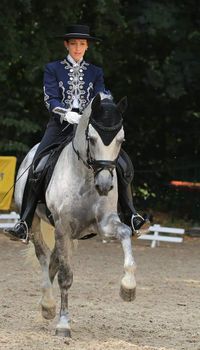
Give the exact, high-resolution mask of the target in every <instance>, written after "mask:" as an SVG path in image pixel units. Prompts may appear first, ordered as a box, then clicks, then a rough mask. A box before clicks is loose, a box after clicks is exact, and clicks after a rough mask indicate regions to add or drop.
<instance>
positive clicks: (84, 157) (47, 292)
mask: <svg viewBox="0 0 200 350" xmlns="http://www.w3.org/2000/svg"><path fill="white" fill-rule="evenodd" d="M125 109H126V98H122V99H121V100H120V102H118V103H117V104H116V103H114V101H113V99H112V97H111V96H108V95H104V94H98V95H97V96H96V97H95V98H94V99H93V100H92V101H91V102H90V103H89V105H88V106H87V107H86V108H85V110H84V111H83V114H82V117H81V119H80V122H79V124H78V125H77V127H76V130H75V132H74V136H73V138H72V141H71V142H70V143H69V144H67V145H66V146H64V148H63V150H62V152H61V153H60V155H59V158H58V160H57V163H56V165H55V167H54V170H53V173H52V177H51V180H50V182H49V184H48V187H47V189H46V193H45V199H46V205H47V207H48V209H49V210H50V212H51V214H52V216H53V220H54V227H55V230H54V234H55V245H54V248H53V249H52V250H50V249H49V248H48V246H47V245H46V243H45V241H44V239H43V236H42V232H41V229H40V221H41V219H43V220H45V221H47V222H49V221H48V218H47V216H46V211H45V206H44V204H38V206H37V209H36V213H35V216H34V220H33V224H32V233H31V241H32V242H33V244H34V248H35V254H36V256H37V259H38V261H39V264H40V266H41V270H42V276H43V281H42V299H41V312H42V316H43V317H44V318H45V319H53V318H54V317H55V316H56V303H55V300H54V297H53V292H52V287H53V281H54V278H55V276H56V275H58V284H59V288H60V295H61V306H60V317H59V321H58V323H57V325H56V331H55V333H56V335H58V336H65V337H70V336H71V329H70V319H69V313H68V291H69V288H70V286H71V285H72V280H73V271H72V267H71V251H72V245H73V241H74V240H77V239H81V238H83V237H84V236H85V235H88V234H92V233H96V234H99V235H101V237H102V240H103V239H108V238H109V239H117V240H119V241H120V242H121V245H122V248H123V252H124V276H123V278H122V280H121V287H120V296H121V297H122V299H123V300H125V301H132V300H134V298H135V292H136V280H135V271H136V264H135V261H134V257H133V253H132V243H131V236H132V230H131V229H130V227H129V226H127V225H126V224H124V223H123V222H121V220H120V217H119V215H118V208H117V204H118V189H117V173H116V162H117V158H118V156H119V152H120V149H121V146H122V143H123V141H124V129H123V114H124V111H125ZM36 148H37V146H35V147H33V148H32V149H31V150H30V151H29V153H28V154H27V156H26V157H25V159H24V160H23V162H22V164H21V166H20V168H19V171H18V176H17V177H18V178H19V181H18V182H17V183H16V187H15V202H16V204H17V205H18V208H20V206H21V203H22V195H23V190H24V187H25V183H26V178H27V172H25V174H24V170H25V169H26V168H27V167H28V166H29V165H30V164H31V163H32V160H33V157H34V154H35V151H36ZM22 174H24V175H23V176H21V175H22Z"/></svg>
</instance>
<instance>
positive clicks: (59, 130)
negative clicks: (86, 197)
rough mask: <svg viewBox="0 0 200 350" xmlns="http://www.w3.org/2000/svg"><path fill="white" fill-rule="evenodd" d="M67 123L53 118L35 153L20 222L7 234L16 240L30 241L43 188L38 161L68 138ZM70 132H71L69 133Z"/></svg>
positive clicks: (24, 195) (9, 229) (8, 230)
mask: <svg viewBox="0 0 200 350" xmlns="http://www.w3.org/2000/svg"><path fill="white" fill-rule="evenodd" d="M66 125H67V123H65V122H64V123H63V124H60V122H59V123H58V122H57V121H55V120H54V119H53V118H52V119H50V122H49V124H48V126H47V129H46V131H45V134H44V136H43V138H42V140H41V142H40V144H39V147H38V148H37V151H36V153H35V156H34V159H33V164H34V163H36V167H35V169H33V170H34V171H32V172H31V173H29V175H28V178H27V182H26V185H25V190H24V194H23V200H22V206H21V213H20V221H19V222H18V223H17V224H16V225H15V226H14V228H8V229H7V230H5V231H6V234H7V235H9V236H10V237H13V238H15V239H20V240H22V241H24V240H25V241H27V239H28V230H29V228H30V227H31V225H32V220H33V217H34V213H35V209H36V207H37V202H38V195H39V193H40V189H41V186H42V179H43V176H42V177H41V169H40V163H38V159H41V155H42V152H43V150H44V149H46V148H47V147H48V146H50V145H52V144H53V143H55V142H59V141H61V142H62V140H63V138H65V137H66V136H67V131H68V130H66V131H64V132H63V129H64V128H65V127H66ZM68 132H69V131H68Z"/></svg>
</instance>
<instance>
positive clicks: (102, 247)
mask: <svg viewBox="0 0 200 350" xmlns="http://www.w3.org/2000/svg"><path fill="white" fill-rule="evenodd" d="M133 243H134V256H135V259H136V262H137V265H138V269H137V297H136V300H135V301H134V302H133V303H125V302H123V301H122V300H121V299H120V298H119V286H120V278H121V276H122V273H123V257H122V249H121V246H120V244H118V243H109V244H103V243H102V242H100V241H99V240H97V239H95V238H93V239H92V240H89V241H81V242H80V243H79V247H78V250H77V251H76V253H75V259H74V283H73V286H72V288H71V291H70V300H69V306H70V315H71V320H72V322H71V327H72V339H70V340H68V339H65V338H59V337H56V336H55V335H54V332H55V331H54V330H55V325H56V322H57V319H55V320H54V321H48V322H47V321H43V320H42V317H41V316H40V311H39V306H38V305H39V300H40V271H39V269H37V268H36V267H34V268H33V267H32V266H31V265H30V264H28V265H24V264H23V263H22V261H23V260H24V258H23V251H24V246H23V245H21V244H20V243H16V242H12V241H9V240H8V239H7V238H4V236H3V235H2V234H0V251H1V253H0V286H1V289H0V293H1V294H0V308H1V310H0V349H1V350H7V349H9V350H11V349H13V350H14V349H15V350H26V349H35V350H36V349H37V350H44V349H45V350H49V349H51V350H58V349H59V350H60V349H68V350H72V349H73V350H111V349H112V350H129V349H133V350H158V349H159V350H161V349H162V350H172V349H184V350H193V349H195V350H200V259H199V257H200V239H195V238H193V239H186V241H185V242H184V243H183V244H180V245H179V244H165V245H164V244H163V245H161V247H159V248H155V249H151V248H150V247H149V243H144V242H141V241H140V242H139V241H133ZM55 296H56V299H57V304H58V311H59V291H58V287H57V284H55Z"/></svg>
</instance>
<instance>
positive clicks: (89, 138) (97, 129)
mask: <svg viewBox="0 0 200 350" xmlns="http://www.w3.org/2000/svg"><path fill="white" fill-rule="evenodd" d="M126 106H127V99H126V98H123V99H122V100H121V101H120V102H119V103H118V104H115V103H114V102H113V100H112V98H111V97H108V96H107V95H100V94H98V95H97V96H96V97H95V98H94V100H93V101H92V102H91V109H90V115H89V121H88V123H87V127H86V129H85V135H86V161H85V160H84V164H85V165H87V166H88V167H90V168H92V169H93V171H94V179H95V187H96V189H97V191H98V193H99V194H100V195H107V194H108V192H109V191H110V190H111V189H112V188H113V170H114V169H115V167H116V163H117V158H118V155H119V151H120V148H121V145H122V142H123V141H124V130H123V125H122V122H123V113H124V111H125V109H126ZM82 160H83V159H82Z"/></svg>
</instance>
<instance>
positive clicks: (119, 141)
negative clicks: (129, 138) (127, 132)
mask: <svg viewBox="0 0 200 350" xmlns="http://www.w3.org/2000/svg"><path fill="white" fill-rule="evenodd" d="M124 141H125V139H118V140H117V142H118V143H119V144H120V145H121V144H122V143H123V142H124Z"/></svg>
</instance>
